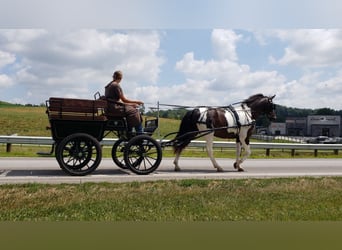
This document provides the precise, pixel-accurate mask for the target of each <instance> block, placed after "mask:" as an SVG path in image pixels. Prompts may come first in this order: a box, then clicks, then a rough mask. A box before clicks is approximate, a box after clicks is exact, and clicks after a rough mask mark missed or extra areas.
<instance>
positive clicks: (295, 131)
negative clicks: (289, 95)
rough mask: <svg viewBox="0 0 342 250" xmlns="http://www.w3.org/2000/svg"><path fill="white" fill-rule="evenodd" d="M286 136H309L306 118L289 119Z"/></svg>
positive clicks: (287, 120) (287, 119)
mask: <svg viewBox="0 0 342 250" xmlns="http://www.w3.org/2000/svg"><path fill="white" fill-rule="evenodd" d="M286 134H287V135H289V136H306V135H307V118H306V117H288V118H286Z"/></svg>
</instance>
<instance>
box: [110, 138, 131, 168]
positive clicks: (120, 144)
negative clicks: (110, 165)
mask: <svg viewBox="0 0 342 250" xmlns="http://www.w3.org/2000/svg"><path fill="white" fill-rule="evenodd" d="M126 143H127V141H126V140H123V139H118V140H117V141H116V142H115V143H114V145H113V147H112V159H113V161H114V163H115V164H116V165H117V166H118V167H119V168H122V169H127V168H128V167H127V166H126V165H125V159H124V150H125V144H126Z"/></svg>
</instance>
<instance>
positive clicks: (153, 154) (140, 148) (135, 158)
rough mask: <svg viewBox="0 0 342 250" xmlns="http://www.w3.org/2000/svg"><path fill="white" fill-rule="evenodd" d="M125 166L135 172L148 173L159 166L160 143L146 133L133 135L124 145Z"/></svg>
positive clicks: (160, 156) (160, 155)
mask: <svg viewBox="0 0 342 250" xmlns="http://www.w3.org/2000/svg"><path fill="white" fill-rule="evenodd" d="M124 159H125V163H126V166H128V167H129V168H130V170H132V171H133V172H134V173H136V174H141V175H142V174H149V173H152V172H153V171H154V170H156V169H157V168H158V167H159V164H160V162H161V159H162V149H161V146H160V144H159V143H158V142H157V141H156V140H154V139H153V138H151V137H150V136H147V135H138V136H135V137H133V138H132V139H131V140H129V141H128V143H127V144H126V146H125V150H124Z"/></svg>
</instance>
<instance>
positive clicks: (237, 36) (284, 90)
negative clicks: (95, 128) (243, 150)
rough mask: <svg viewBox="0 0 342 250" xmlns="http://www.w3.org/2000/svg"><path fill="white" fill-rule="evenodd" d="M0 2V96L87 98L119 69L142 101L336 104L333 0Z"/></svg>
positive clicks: (339, 80)
mask: <svg viewBox="0 0 342 250" xmlns="http://www.w3.org/2000/svg"><path fill="white" fill-rule="evenodd" d="M0 1H1V2H2V6H5V7H2V8H1V9H0V100H1V101H7V102H11V103H20V104H27V103H30V104H41V103H45V100H47V99H48V98H49V97H51V96H55V97H70V98H85V99H93V95H94V93H95V92H97V91H99V92H101V93H104V86H105V85H106V84H107V83H108V82H109V81H110V80H111V77H112V74H113V72H114V71H115V70H122V71H123V75H124V78H123V81H122V83H121V84H122V87H123V89H124V93H125V95H126V96H127V97H128V98H130V99H139V100H142V101H144V102H145V103H146V105H147V106H149V105H151V106H155V104H156V103H157V102H160V103H164V104H177V105H187V106H196V105H213V106H222V105H229V104H231V103H234V102H238V101H241V100H243V99H245V98H247V97H248V96H250V95H253V94H256V93H263V94H265V95H274V94H275V95H276V98H275V99H274V102H275V103H277V104H280V105H284V106H288V107H297V108H323V107H328V108H332V109H336V110H341V109H342V102H341V100H342V26H341V24H342V17H340V15H339V13H340V12H341V10H342V2H341V3H340V2H339V1H335V0H326V1H324V2H323V1H317V2H316V3H315V4H313V3H312V2H313V1H306V0H304V1H299V3H298V1H297V3H296V1H293V2H292V1H287V2H286V3H282V2H279V1H270V0H260V1H247V0H241V1H239V3H234V1H219V0H211V1H193V0H183V1H163V0H161V1H154V0H147V1H138V0H127V1H125V2H124V3H121V2H119V1H109V0H97V1H93V0H84V1H79V0H75V1H65V0H61V1H59V2H58V3H51V2H49V1H43V0H27V1H20V0H10V1H9V0H0ZM28 2H29V3H30V4H27V3H28ZM235 2H236V1H235ZM275 2H277V4H275ZM20 3H26V4H27V6H26V7H23V6H22V7H20V8H19V7H17V6H18V5H19V6H20ZM208 3H210V4H209V5H208ZM257 3H258V4H257Z"/></svg>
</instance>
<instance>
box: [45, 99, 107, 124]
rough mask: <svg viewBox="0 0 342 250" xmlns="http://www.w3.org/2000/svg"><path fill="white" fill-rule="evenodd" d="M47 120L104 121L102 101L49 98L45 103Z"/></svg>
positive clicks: (103, 102) (103, 103) (105, 104)
mask: <svg viewBox="0 0 342 250" xmlns="http://www.w3.org/2000/svg"><path fill="white" fill-rule="evenodd" d="M46 106H47V114H48V116H49V119H58V120H84V121H106V120H107V117H106V116H105V109H106V107H107V102H106V101H104V100H88V99H74V98H60V97H50V98H49V100H48V101H47V102H46Z"/></svg>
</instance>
